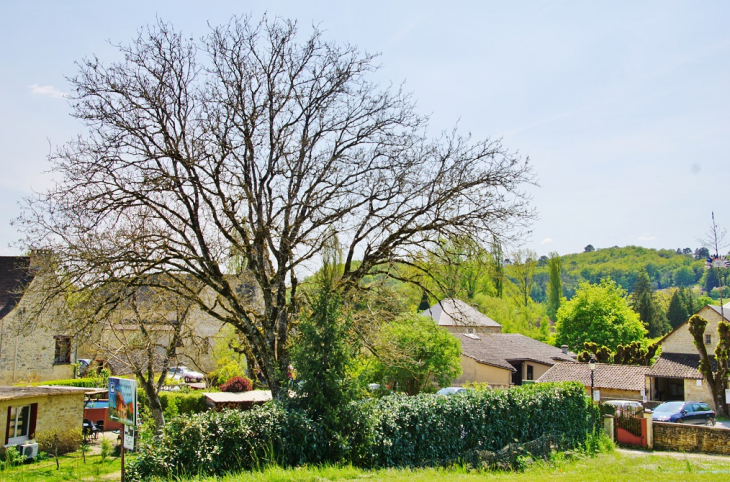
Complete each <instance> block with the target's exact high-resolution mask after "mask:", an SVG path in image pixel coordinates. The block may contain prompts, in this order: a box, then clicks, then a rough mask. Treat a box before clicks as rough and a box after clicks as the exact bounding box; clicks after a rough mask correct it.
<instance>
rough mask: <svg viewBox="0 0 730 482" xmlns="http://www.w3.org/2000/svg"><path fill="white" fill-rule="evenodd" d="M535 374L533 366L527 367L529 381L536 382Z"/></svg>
mask: <svg viewBox="0 0 730 482" xmlns="http://www.w3.org/2000/svg"><path fill="white" fill-rule="evenodd" d="M533 377H534V372H533V370H532V365H527V379H528V380H534V378H533Z"/></svg>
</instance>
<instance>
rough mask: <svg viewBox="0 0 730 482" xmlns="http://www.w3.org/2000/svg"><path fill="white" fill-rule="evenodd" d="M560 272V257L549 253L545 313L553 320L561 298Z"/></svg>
mask: <svg viewBox="0 0 730 482" xmlns="http://www.w3.org/2000/svg"><path fill="white" fill-rule="evenodd" d="M561 271H562V262H561V261H560V256H559V255H558V253H556V252H552V253H550V258H549V259H548V272H549V273H550V282H549V285H548V299H547V313H548V316H549V317H550V318H551V319H553V320H554V319H555V317H556V315H557V313H558V309H559V308H560V300H561V299H562V298H563V281H562V280H561V279H560V274H561Z"/></svg>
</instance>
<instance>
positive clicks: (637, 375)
mask: <svg viewBox="0 0 730 482" xmlns="http://www.w3.org/2000/svg"><path fill="white" fill-rule="evenodd" d="M648 372H649V367H645V366H638V365H607V364H604V363H596V370H595V372H594V373H593V386H595V387H596V388H613V389H617V390H633V391H641V390H644V388H645V383H646V381H645V380H646V374H647V373H648ZM572 381H577V382H580V383H581V384H583V385H584V386H586V387H589V386H590V385H591V370H590V368H589V367H588V364H587V363H558V364H557V365H554V366H553V367H552V368H550V370H548V371H547V372H545V374H544V375H543V376H541V377H540V378H538V380H537V383H545V382H572Z"/></svg>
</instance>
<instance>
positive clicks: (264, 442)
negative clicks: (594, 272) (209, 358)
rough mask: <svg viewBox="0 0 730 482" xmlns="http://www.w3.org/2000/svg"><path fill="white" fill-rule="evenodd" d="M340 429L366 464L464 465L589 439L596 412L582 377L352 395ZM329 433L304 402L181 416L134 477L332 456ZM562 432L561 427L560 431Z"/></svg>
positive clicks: (143, 453)
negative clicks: (517, 447) (544, 443)
mask: <svg viewBox="0 0 730 482" xmlns="http://www.w3.org/2000/svg"><path fill="white" fill-rule="evenodd" d="M349 409H350V410H352V411H353V414H352V418H351V420H352V423H351V425H350V426H348V427H347V428H346V431H343V433H340V434H339V435H338V436H339V437H340V439H339V440H338V441H339V442H340V443H342V445H343V452H344V453H345V460H344V461H345V462H350V463H353V464H354V465H357V466H361V467H399V466H400V467H402V466H410V467H420V466H443V465H450V464H454V463H460V462H462V461H464V460H466V459H468V458H469V457H470V456H471V455H472V454H475V453H479V452H486V451H491V452H498V451H500V450H501V449H503V448H504V447H505V446H507V445H510V444H527V443H528V442H532V441H535V440H537V439H539V438H541V437H543V436H545V435H546V434H549V435H550V436H559V438H560V440H561V443H562V444H564V446H565V447H577V446H579V445H581V444H584V443H585V441H586V434H587V433H588V432H589V431H591V430H592V423H593V420H594V419H597V418H598V417H597V416H595V415H594V414H593V412H596V413H597V409H596V408H594V407H592V406H591V405H590V404H589V403H588V402H587V398H586V397H585V394H584V389H583V387H582V386H581V385H580V384H579V383H565V384H539V385H529V386H526V387H518V388H513V389H510V390H485V391H480V392H470V393H466V394H460V395H458V396H451V397H438V396H433V395H418V396H414V397H404V396H390V397H384V398H380V399H372V400H367V401H364V402H355V403H353V404H351V405H350V406H349ZM326 433H327V431H326V430H323V426H322V423H321V421H320V420H313V419H312V418H310V417H309V416H308V415H307V413H306V412H305V411H303V410H286V409H284V408H283V407H282V406H281V405H279V404H276V403H270V404H266V405H264V406H260V407H256V408H254V409H252V410H249V411H237V410H229V411H223V412H206V413H203V414H196V415H192V416H190V417H178V418H176V419H173V420H172V421H170V422H169V423H168V424H166V425H165V427H164V429H163V432H162V435H161V437H160V438H159V439H156V440H153V441H151V442H146V443H143V444H141V447H140V453H139V457H138V458H137V460H136V461H135V462H133V464H132V467H131V468H130V474H133V478H132V479H131V480H141V479H144V478H148V477H150V476H154V475H157V476H161V477H163V478H175V477H179V476H181V475H193V474H223V473H226V472H231V471H240V470H245V469H253V468H258V467H262V466H264V465H266V464H267V463H270V462H275V463H277V464H279V465H282V466H292V465H301V464H305V463H309V464H311V463H322V462H332V461H331V460H328V459H327V458H326V457H327V454H328V453H329V452H327V449H326V447H327V446H328V445H330V444H331V441H330V440H327V439H326V438H325V437H326V435H325V434H326ZM556 434H557V435H556Z"/></svg>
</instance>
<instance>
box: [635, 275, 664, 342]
mask: <svg viewBox="0 0 730 482" xmlns="http://www.w3.org/2000/svg"><path fill="white" fill-rule="evenodd" d="M630 304H631V308H632V309H633V310H634V311H635V312H636V313H638V315H639V318H640V319H641V321H642V322H643V323H644V326H645V327H646V329H647V330H648V331H649V337H650V338H655V337H657V336H661V335H663V334H665V333H666V332H667V331H669V323H668V322H667V319H666V316H665V315H664V313H662V311H661V309H660V307H659V305H658V304H657V302H656V299H655V297H654V289H653V288H652V286H651V281H650V280H649V274H648V273H647V272H646V270H645V269H642V270H641V271H639V273H638V274H637V276H636V282H635V283H634V290H633V292H632V293H631V296H630Z"/></svg>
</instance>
